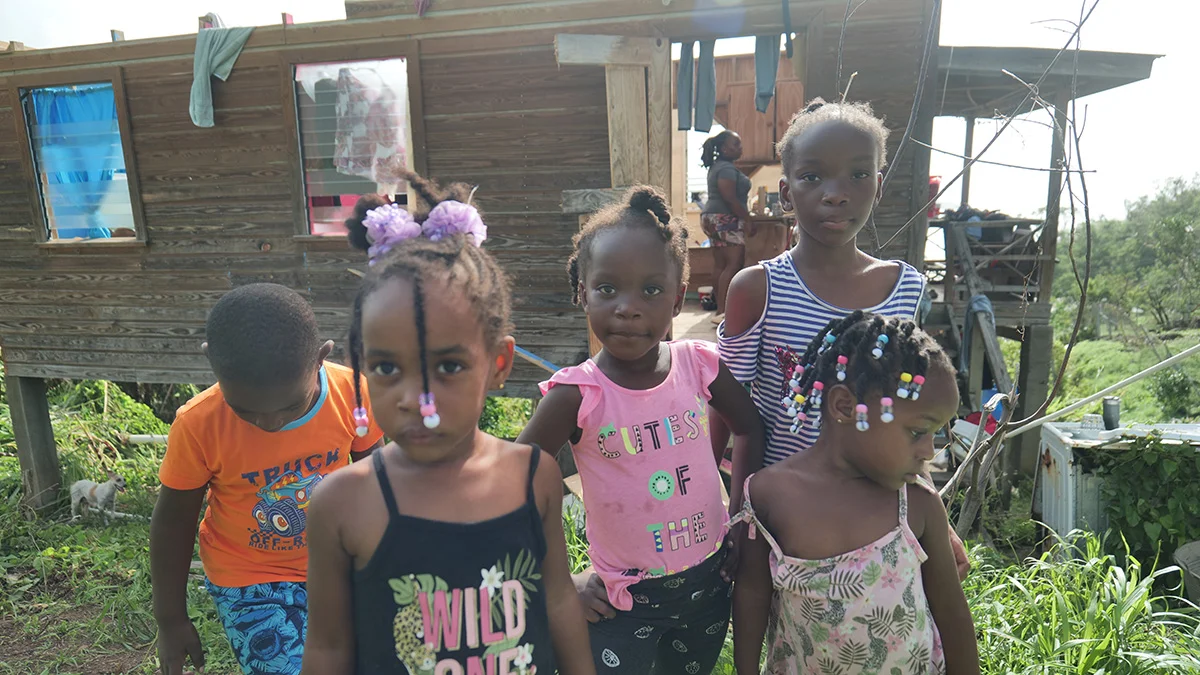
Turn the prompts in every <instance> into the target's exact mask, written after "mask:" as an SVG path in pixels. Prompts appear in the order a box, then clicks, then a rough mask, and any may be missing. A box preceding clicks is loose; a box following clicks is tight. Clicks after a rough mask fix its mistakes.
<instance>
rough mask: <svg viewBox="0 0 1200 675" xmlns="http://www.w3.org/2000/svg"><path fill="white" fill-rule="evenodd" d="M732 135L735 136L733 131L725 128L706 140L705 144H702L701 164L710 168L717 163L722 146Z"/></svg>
mask: <svg viewBox="0 0 1200 675" xmlns="http://www.w3.org/2000/svg"><path fill="white" fill-rule="evenodd" d="M731 136H733V132H732V131H729V130H725V131H722V132H721V133H719V134H717V135H716V136H712V137H710V138H708V139H707V140H705V141H704V145H702V146H700V165H701V166H703V167H704V168H706V169H708V168H710V167H712V165H713V164H716V163H717V159H718V158H719V157H720V156H721V148H722V147H724V146H725V141H727V140H729V139H730V137H731Z"/></svg>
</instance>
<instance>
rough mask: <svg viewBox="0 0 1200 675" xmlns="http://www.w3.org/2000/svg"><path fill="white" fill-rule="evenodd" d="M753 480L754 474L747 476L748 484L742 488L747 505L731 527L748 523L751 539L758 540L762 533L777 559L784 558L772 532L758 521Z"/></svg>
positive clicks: (734, 519)
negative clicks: (751, 488)
mask: <svg viewBox="0 0 1200 675" xmlns="http://www.w3.org/2000/svg"><path fill="white" fill-rule="evenodd" d="M751 478H754V474H750V475H749V476H747V477H746V482H745V484H744V485H743V486H742V498H743V499H744V500H745V505H744V506H743V507H742V510H741V511H740V512H739V513H738V514H737V515H736V516H734V517H733V520H732V521H730V523H729V525H730V527H732V526H733V525H735V524H736V523H748V524H749V526H750V531H749V532H748V533H747V535H748V536H749V537H750V538H751V539H757V538H758V533H759V532H762V535H763V537H764V538H765V539H766V540H767V545H768V546H770V547H771V552H772V553H774V554H775V557H776V558H782V557H783V549H781V548H779V543H778V542H776V541H775V537H772V536H771V533H770V531H768V530H767V528H766V527H764V526H763V524H762V521H760V520H759V519H758V514H756V513H755V512H754V505H753V504H752V503H751V502H750V479H751Z"/></svg>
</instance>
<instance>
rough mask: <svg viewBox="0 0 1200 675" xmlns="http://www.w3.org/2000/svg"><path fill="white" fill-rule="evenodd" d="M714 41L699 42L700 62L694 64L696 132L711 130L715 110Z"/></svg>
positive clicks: (715, 70) (715, 73)
mask: <svg viewBox="0 0 1200 675" xmlns="http://www.w3.org/2000/svg"><path fill="white" fill-rule="evenodd" d="M716 45H717V42H716V40H703V41H701V42H700V62H699V63H697V64H696V131H699V132H701V133H708V131H709V130H710V129H712V124H713V114H714V113H715V112H716V110H717V64H716V60H715V58H714V55H713V51H714V49H715V48H716Z"/></svg>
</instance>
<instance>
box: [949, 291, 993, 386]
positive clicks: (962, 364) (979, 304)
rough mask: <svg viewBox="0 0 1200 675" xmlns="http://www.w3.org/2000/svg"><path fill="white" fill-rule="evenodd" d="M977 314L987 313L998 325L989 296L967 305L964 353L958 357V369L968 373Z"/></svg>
mask: <svg viewBox="0 0 1200 675" xmlns="http://www.w3.org/2000/svg"><path fill="white" fill-rule="evenodd" d="M975 312H987V313H988V316H989V317H991V319H992V325H993V326H994V325H996V313H995V312H994V311H993V310H992V301H991V300H990V299H989V298H988V296H986V295H983V294H980V295H976V296H974V297H972V298H971V301H970V302H968V303H967V313H966V316H965V317H964V318H963V340H962V352H961V353H960V354H959V355H958V369H959V370H961V371H963V372H966V370H967V366H969V365H970V364H971V332H972V331H974V330H975V321H974V319H975V316H974V315H975Z"/></svg>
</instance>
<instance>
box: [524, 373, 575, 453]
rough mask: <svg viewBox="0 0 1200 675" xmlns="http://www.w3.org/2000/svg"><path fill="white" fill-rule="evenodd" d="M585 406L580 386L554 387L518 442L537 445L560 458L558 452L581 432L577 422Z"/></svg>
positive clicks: (558, 385)
mask: <svg viewBox="0 0 1200 675" xmlns="http://www.w3.org/2000/svg"><path fill="white" fill-rule="evenodd" d="M582 403H583V394H581V393H579V387H577V386H575V385H571V384H556V385H554V387H552V388H551V389H550V391H548V392H546V396H545V397H543V398H542V402H541V403H539V404H538V409H537V412H535V413H534V414H533V419H531V420H529V424H526V425H525V429H524V430H522V431H521V435H519V436H517V442H518V443H525V444H526V445H537V446H539V447H541V448H542V449H543V450H545V451H546V452H548V453H550V455H551V456H553V457H558V451H559V450H561V449H562V446H563V445H564V444H566V442H567V441H569V440H571V437H572V436H574V435H575V433H576V432H577V431H578V430H579V426H578V423H577V420H578V419H579V406H580V404H582Z"/></svg>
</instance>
